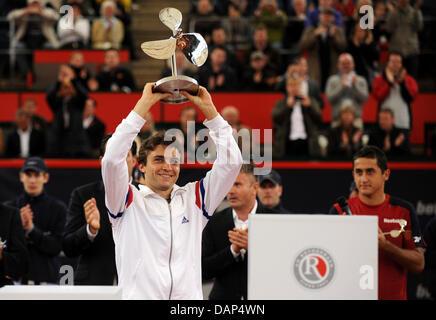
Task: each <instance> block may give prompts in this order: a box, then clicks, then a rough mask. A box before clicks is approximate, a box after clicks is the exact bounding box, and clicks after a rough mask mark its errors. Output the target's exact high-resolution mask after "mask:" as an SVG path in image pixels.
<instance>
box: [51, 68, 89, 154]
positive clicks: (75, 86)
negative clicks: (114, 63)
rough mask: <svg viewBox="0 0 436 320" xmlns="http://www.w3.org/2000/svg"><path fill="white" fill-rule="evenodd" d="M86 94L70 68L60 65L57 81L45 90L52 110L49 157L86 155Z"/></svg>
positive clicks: (87, 152)
mask: <svg viewBox="0 0 436 320" xmlns="http://www.w3.org/2000/svg"><path fill="white" fill-rule="evenodd" d="M86 94H87V93H86V89H85V88H83V87H82V85H81V84H80V82H79V81H78V80H77V79H76V77H75V74H74V71H73V69H71V68H70V67H69V66H68V65H61V67H60V68H59V73H58V79H57V81H56V83H54V84H53V85H52V86H51V87H50V88H49V90H48V91H47V102H48V105H49V107H50V109H51V111H52V112H53V122H52V126H51V129H50V132H49V135H48V136H49V140H48V152H49V155H50V156H56V157H89V155H90V147H89V143H88V139H87V137H86V133H85V130H84V129H83V123H82V121H83V117H82V113H83V108H84V107H85V100H86Z"/></svg>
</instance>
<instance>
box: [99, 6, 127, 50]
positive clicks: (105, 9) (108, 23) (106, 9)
mask: <svg viewBox="0 0 436 320" xmlns="http://www.w3.org/2000/svg"><path fill="white" fill-rule="evenodd" d="M115 10H116V4H115V2H113V1H105V2H103V3H102V5H101V7H100V18H96V19H95V20H94V21H93V22H92V29H91V41H92V48H93V49H110V48H113V49H120V48H121V43H122V41H123V39H124V26H123V23H122V22H121V21H120V20H119V19H118V18H117V17H116V16H115Z"/></svg>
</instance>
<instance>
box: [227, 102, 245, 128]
mask: <svg viewBox="0 0 436 320" xmlns="http://www.w3.org/2000/svg"><path fill="white" fill-rule="evenodd" d="M221 115H222V117H223V118H224V120H226V121H227V122H228V123H229V125H230V126H231V127H232V129H233V130H234V131H239V130H241V129H249V127H247V126H246V125H244V124H242V123H241V121H240V119H239V110H238V108H236V107H235V106H225V107H224V108H223V109H222V110H221Z"/></svg>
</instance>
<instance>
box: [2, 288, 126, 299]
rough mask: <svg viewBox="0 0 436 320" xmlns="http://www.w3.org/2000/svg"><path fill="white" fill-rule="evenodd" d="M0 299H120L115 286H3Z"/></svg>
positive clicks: (119, 291) (119, 290)
mask: <svg viewBox="0 0 436 320" xmlns="http://www.w3.org/2000/svg"><path fill="white" fill-rule="evenodd" d="M0 300H121V288H120V287H115V286H4V287H3V288H1V289H0Z"/></svg>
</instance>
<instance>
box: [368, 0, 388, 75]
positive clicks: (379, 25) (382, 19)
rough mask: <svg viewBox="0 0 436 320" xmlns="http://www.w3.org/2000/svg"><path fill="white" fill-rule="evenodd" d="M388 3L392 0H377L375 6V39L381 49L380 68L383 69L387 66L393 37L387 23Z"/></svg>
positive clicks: (379, 49)
mask: <svg viewBox="0 0 436 320" xmlns="http://www.w3.org/2000/svg"><path fill="white" fill-rule="evenodd" d="M387 4H389V5H391V2H389V1H388V2H386V3H385V2H383V1H377V2H376V3H375V7H374V29H373V30H372V32H373V34H374V41H375V43H376V45H377V49H378V51H379V59H378V69H379V70H383V69H384V68H385V67H386V63H387V61H388V57H389V46H390V42H389V39H390V37H391V35H390V33H389V32H388V29H387V25H386V17H387V12H388V11H387Z"/></svg>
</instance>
